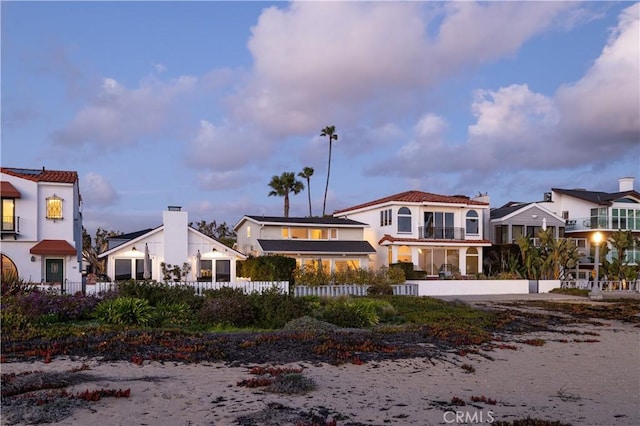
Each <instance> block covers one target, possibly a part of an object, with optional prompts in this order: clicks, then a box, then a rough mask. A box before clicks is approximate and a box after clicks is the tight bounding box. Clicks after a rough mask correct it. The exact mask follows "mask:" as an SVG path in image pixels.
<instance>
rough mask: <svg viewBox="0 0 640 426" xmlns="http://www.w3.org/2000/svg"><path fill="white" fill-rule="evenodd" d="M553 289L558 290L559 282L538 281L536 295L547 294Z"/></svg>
mask: <svg viewBox="0 0 640 426" xmlns="http://www.w3.org/2000/svg"><path fill="white" fill-rule="evenodd" d="M554 288H560V280H539V281H538V293H549V292H550V291H551V290H553V289H554Z"/></svg>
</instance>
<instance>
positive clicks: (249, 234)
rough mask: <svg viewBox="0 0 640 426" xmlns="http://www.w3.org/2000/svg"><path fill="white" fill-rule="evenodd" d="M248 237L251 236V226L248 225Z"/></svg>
mask: <svg viewBox="0 0 640 426" xmlns="http://www.w3.org/2000/svg"><path fill="white" fill-rule="evenodd" d="M247 238H251V226H247Z"/></svg>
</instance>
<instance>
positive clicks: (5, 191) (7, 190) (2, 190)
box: [0, 181, 22, 198]
mask: <svg viewBox="0 0 640 426" xmlns="http://www.w3.org/2000/svg"><path fill="white" fill-rule="evenodd" d="M0 194H2V198H21V197H22V194H20V191H18V190H17V189H16V187H15V186H13V185H11V182H6V181H0Z"/></svg>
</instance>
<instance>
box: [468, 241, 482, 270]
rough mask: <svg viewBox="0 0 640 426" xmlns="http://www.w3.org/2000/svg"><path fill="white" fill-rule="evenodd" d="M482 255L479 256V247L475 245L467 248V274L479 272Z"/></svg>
mask: <svg viewBox="0 0 640 426" xmlns="http://www.w3.org/2000/svg"><path fill="white" fill-rule="evenodd" d="M479 259H480V256H478V249H477V248H475V247H469V248H468V249H467V275H472V274H477V273H478V271H479V270H480V269H479V268H478V265H479Z"/></svg>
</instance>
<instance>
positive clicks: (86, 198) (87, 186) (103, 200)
mask: <svg viewBox="0 0 640 426" xmlns="http://www.w3.org/2000/svg"><path fill="white" fill-rule="evenodd" d="M81 185H82V198H83V202H84V204H85V205H87V206H91V207H92V208H93V207H104V206H108V205H111V204H113V203H114V202H116V201H117V200H118V198H119V195H118V194H117V193H116V191H115V190H114V189H113V187H112V186H111V183H110V182H109V181H108V180H107V179H106V178H105V177H104V176H101V175H99V174H97V173H93V172H89V173H87V174H86V175H85V176H84V178H82V180H81Z"/></svg>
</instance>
